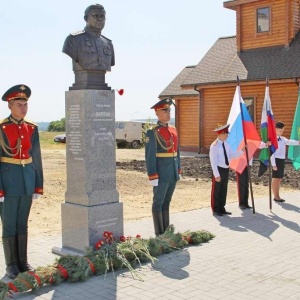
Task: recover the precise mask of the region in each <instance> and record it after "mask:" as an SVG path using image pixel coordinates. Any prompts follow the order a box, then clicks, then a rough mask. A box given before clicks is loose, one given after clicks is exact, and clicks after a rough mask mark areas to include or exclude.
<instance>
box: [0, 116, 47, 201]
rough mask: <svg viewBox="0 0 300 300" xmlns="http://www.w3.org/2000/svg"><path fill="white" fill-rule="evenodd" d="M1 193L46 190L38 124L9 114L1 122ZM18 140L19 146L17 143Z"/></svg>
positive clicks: (7, 194)
mask: <svg viewBox="0 0 300 300" xmlns="http://www.w3.org/2000/svg"><path fill="white" fill-rule="evenodd" d="M0 131H1V132H0V133H1V137H0V138H1V139H2V141H1V143H2V144H4V145H6V147H5V146H4V147H5V148H6V149H7V152H9V153H12V154H14V155H13V156H10V155H8V154H7V153H6V152H5V151H4V150H3V147H1V149H0V157H1V158H0V159H1V163H0V197H3V196H25V195H33V194H43V169H42V159H41V148H40V141H39V133H38V128H37V125H36V124H34V123H31V122H29V121H26V120H21V121H17V120H15V119H13V118H12V116H9V117H8V118H6V119H4V120H3V121H1V123H0ZM18 144H19V147H18Z"/></svg>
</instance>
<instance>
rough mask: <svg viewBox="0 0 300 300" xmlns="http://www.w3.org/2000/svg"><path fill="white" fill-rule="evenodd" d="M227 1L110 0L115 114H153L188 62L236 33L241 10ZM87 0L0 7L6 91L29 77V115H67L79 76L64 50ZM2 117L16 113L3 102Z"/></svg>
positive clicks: (0, 89)
mask: <svg viewBox="0 0 300 300" xmlns="http://www.w3.org/2000/svg"><path fill="white" fill-rule="evenodd" d="M223 2H224V1H222V0H209V1H200V0H185V1H179V0H151V1H141V0H128V1H124V0H103V1H101V2H98V3H99V4H102V5H103V6H104V7H105V10H106V25H105V28H104V29H103V35H105V36H106V37H108V38H110V39H111V40H112V41H113V44H114V48H115V56H116V66H115V67H113V68H112V72H110V73H107V75H106V82H107V83H108V85H109V86H111V87H112V88H113V89H120V88H124V90H125V93H124V95H123V96H119V95H118V94H117V93H116V120H131V119H145V118H149V117H150V118H154V116H155V114H154V112H153V111H152V110H150V107H151V106H152V105H153V104H154V103H156V102H157V101H158V95H159V94H160V93H161V92H162V91H163V90H164V88H165V87H166V86H167V85H168V84H169V83H170V82H171V81H172V80H173V79H174V77H175V76H176V75H177V74H178V73H179V72H180V71H181V70H182V69H183V68H184V67H185V66H188V65H195V64H197V63H198V62H199V61H200V60H201V58H202V57H203V56H204V55H205V53H206V52H207V51H208V50H209V48H210V47H211V46H212V45H213V44H214V43H215V41H216V40H217V39H218V38H219V37H223V36H232V35H235V12H234V11H232V10H228V9H225V8H223ZM93 3H95V2H90V1H86V0H61V1H58V0H51V1H50V0H41V1H36V0H26V1H24V0H9V1H3V3H1V6H0V27H1V31H0V40H1V46H0V66H1V68H0V73H1V76H0V94H1V97H2V95H3V94H4V92H5V91H6V90H7V89H8V88H10V87H11V86H13V85H15V84H19V83H24V84H27V85H28V86H30V88H31V89H32V96H31V98H30V100H29V112H28V115H27V117H28V119H31V120H33V121H35V122H41V121H54V120H59V119H61V118H63V117H64V116H65V91H67V90H68V88H69V86H71V85H72V83H73V82H74V73H73V71H72V64H71V58H69V57H68V56H67V55H65V54H63V53H62V52H61V50H62V46H63V43H64V40H65V38H66V37H67V35H68V34H69V33H70V32H74V31H78V30H81V29H83V28H84V26H85V21H84V19H83V14H84V10H85V9H86V7H87V6H89V5H90V4H93ZM0 103H1V104H0V118H4V117H6V116H7V115H8V114H9V111H8V108H7V103H5V102H3V101H1V102H0Z"/></svg>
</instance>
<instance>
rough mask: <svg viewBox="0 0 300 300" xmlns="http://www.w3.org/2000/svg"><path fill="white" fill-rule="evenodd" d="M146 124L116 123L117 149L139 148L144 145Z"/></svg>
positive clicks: (136, 122) (132, 122)
mask: <svg viewBox="0 0 300 300" xmlns="http://www.w3.org/2000/svg"><path fill="white" fill-rule="evenodd" d="M145 124H147V123H146V122H142V121H116V142H117V147H118V148H124V147H129V148H134V149H137V148H139V147H140V146H141V145H142V144H143V132H144V125H145Z"/></svg>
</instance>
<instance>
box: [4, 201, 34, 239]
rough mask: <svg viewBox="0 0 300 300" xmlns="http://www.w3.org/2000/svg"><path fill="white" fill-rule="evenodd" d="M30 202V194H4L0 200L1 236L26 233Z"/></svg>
mask: <svg viewBox="0 0 300 300" xmlns="http://www.w3.org/2000/svg"><path fill="white" fill-rule="evenodd" d="M31 204H32V195H30V196H6V197H5V198H4V202H0V212H1V220H2V237H3V238H6V237H11V236H15V235H19V234H24V233H27V224H28V217H29V213H30V208H31Z"/></svg>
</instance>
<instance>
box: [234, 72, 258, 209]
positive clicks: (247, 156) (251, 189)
mask: <svg viewBox="0 0 300 300" xmlns="http://www.w3.org/2000/svg"><path fill="white" fill-rule="evenodd" d="M236 80H237V85H238V87H239V102H240V110H241V117H242V127H243V136H244V144H245V152H246V159H247V167H246V168H247V172H248V178H249V186H250V195H251V203H252V211H253V214H255V205H254V197H253V188H252V179H251V169H250V165H249V153H248V144H247V138H246V134H245V132H246V131H245V126H244V122H243V120H244V113H243V108H242V102H241V98H242V96H241V89H240V79H239V76H237V79H236Z"/></svg>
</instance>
